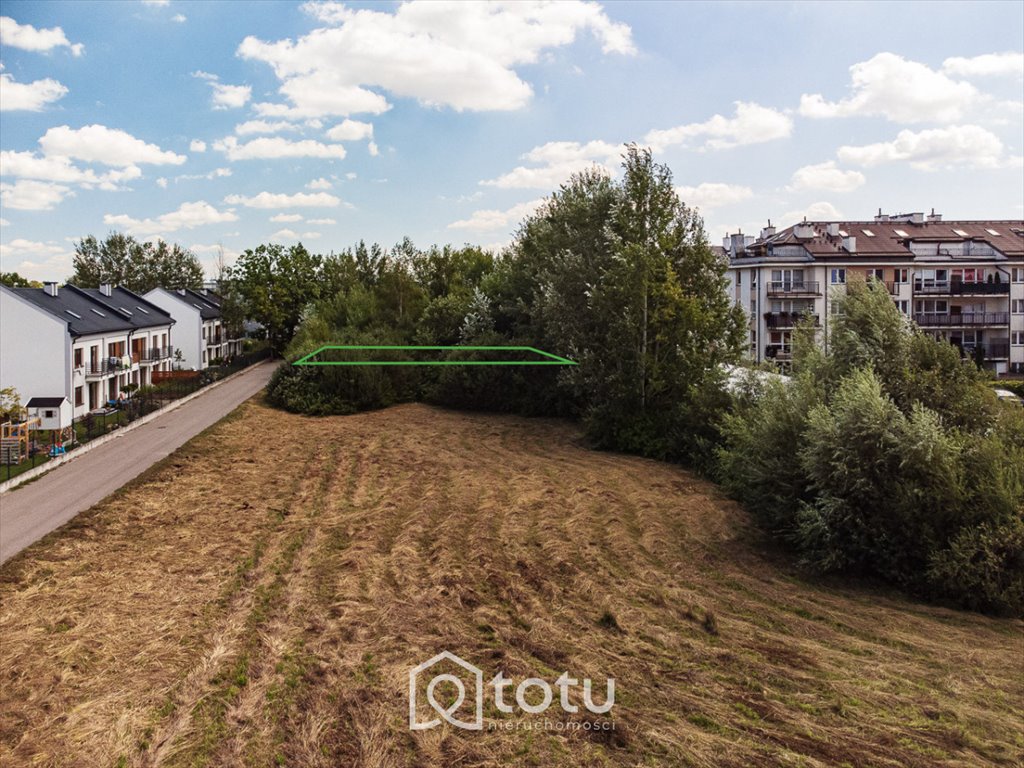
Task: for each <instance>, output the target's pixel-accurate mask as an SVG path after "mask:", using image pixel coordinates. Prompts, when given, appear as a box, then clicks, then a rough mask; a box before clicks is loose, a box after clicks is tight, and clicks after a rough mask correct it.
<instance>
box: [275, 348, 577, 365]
mask: <svg viewBox="0 0 1024 768" xmlns="http://www.w3.org/2000/svg"><path fill="white" fill-rule="evenodd" d="M328 349H345V350H350V349H388V350H411V349H413V350H425V349H426V350H434V351H451V350H454V349H458V350H469V351H472V352H495V351H502V352H507V351H513V352H533V353H535V354H538V355H540V356H541V357H545V358H549V359H547V360H461V361H460V360H349V361H342V360H338V361H333V360H312V359H311V358H313V357H315V356H316V355H319V354H320V353H321V352H324V351H325V350H328ZM292 365H577V363H576V362H575V361H574V360H569V359H568V358H565V357H559V356H558V355H553V354H552V353H550V352H545V351H544V350H542V349H537V348H536V347H463V346H447V347H431V346H398V345H386V344H368V345H351V346H346V345H334V344H325V345H324V346H322V347H320V348H319V349H316V350H314V351H312V352H310V353H309V354H308V355H305V356H303V357H300V358H299V359H298V360H296V361H295V362H294V363H292Z"/></svg>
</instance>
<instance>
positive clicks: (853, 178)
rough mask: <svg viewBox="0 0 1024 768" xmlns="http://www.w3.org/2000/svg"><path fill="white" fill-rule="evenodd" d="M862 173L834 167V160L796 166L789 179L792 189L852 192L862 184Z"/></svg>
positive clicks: (863, 179) (863, 180)
mask: <svg viewBox="0 0 1024 768" xmlns="http://www.w3.org/2000/svg"><path fill="white" fill-rule="evenodd" d="M865 181H867V180H866V179H865V178H864V174H863V173H861V172H860V171H844V170H841V169H840V168H837V167H836V164H835V161H834V160H829V161H828V162H824V163H818V164H817V165H805V166H804V167H803V168H798V169H797V170H796V172H795V173H794V174H793V178H792V179H791V180H790V183H789V188H790V189H792V190H802V189H821V190H826V191H828V192H852V191H853V190H855V189H857V188H858V187H862V186H864V182H865Z"/></svg>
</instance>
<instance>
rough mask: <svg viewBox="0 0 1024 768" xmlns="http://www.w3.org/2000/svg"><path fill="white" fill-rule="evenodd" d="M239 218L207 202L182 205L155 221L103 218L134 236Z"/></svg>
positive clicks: (200, 201) (119, 216) (121, 215)
mask: <svg viewBox="0 0 1024 768" xmlns="http://www.w3.org/2000/svg"><path fill="white" fill-rule="evenodd" d="M237 220H238V216H236V215H235V213H234V212H233V211H231V210H226V211H218V210H217V209H216V208H214V207H213V206H212V205H210V204H209V203H207V202H206V201H205V200H199V201H197V202H194V203H182V204H181V205H180V206H179V207H178V209H177V210H176V211H171V212H170V213H165V214H163V215H161V216H157V217H156V218H155V219H133V218H132V217H131V216H128V215H127V214H119V215H116V216H114V215H111V214H109V213H108V214H106V215H105V216H104V217H103V223H104V224H107V225H110V226H114V227H120V228H121V229H123V230H124V231H126V232H128V233H129V234H132V235H143V236H145V235H155V234H162V233H166V232H176V231H177V230H179V229H195V228H196V227H201V226H205V225H207V224H221V223H224V222H228V221H237Z"/></svg>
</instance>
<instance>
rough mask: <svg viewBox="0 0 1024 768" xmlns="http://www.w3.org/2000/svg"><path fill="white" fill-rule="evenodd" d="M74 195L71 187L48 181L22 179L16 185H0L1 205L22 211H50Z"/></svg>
mask: <svg viewBox="0 0 1024 768" xmlns="http://www.w3.org/2000/svg"><path fill="white" fill-rule="evenodd" d="M74 194H75V193H74V192H72V191H71V187H66V186H64V185H63V184H53V183H51V182H46V181H33V180H29V179H21V180H19V181H17V182H15V183H14V184H3V183H0V204H2V205H3V206H4V207H6V208H14V209H16V210H20V211H49V210H52V209H53V207H54V206H55V205H57V204H58V203H60V202H61V200H63V199H64V198H65V197H73V196H74Z"/></svg>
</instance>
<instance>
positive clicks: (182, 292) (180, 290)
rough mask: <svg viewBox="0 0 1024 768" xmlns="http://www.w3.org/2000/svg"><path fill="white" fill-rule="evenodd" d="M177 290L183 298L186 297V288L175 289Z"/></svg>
mask: <svg viewBox="0 0 1024 768" xmlns="http://www.w3.org/2000/svg"><path fill="white" fill-rule="evenodd" d="M175 290H177V292H178V293H179V294H180V295H182V296H184V295H185V289H184V288H177V289H175Z"/></svg>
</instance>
